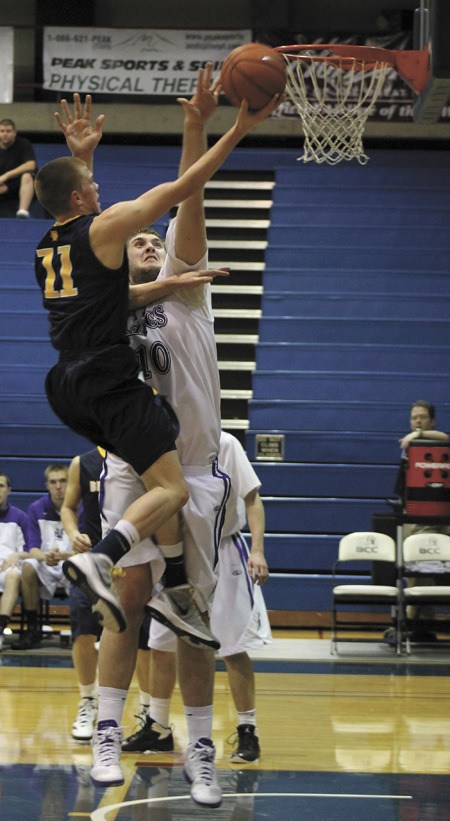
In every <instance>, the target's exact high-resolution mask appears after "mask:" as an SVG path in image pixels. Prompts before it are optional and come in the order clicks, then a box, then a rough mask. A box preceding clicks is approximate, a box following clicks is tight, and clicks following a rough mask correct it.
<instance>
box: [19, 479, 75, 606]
mask: <svg viewBox="0 0 450 821" xmlns="http://www.w3.org/2000/svg"><path fill="white" fill-rule="evenodd" d="M27 512H28V516H29V518H30V548H32V547H38V548H40V550H43V551H44V552H48V551H50V550H60V551H61V553H70V552H71V550H72V545H71V542H70V539H69V537H68V535H67V533H66V531H65V530H64V528H63V526H62V524H61V517H60V514H59V511H58V510H56V508H55V506H54V505H53V502H52V500H51V497H50V494H49V493H48V494H47V495H46V496H42V497H41V498H40V499H38V500H37V501H36V502H32V503H31V505H30V506H29V508H28V511H27ZM27 562H29V563H30V564H32V565H33V567H34V569H35V570H36V573H37V575H38V578H39V581H40V594H41V597H42V598H43V599H50V598H51V597H52V596H53V595H54V592H55V590H56V588H57V587H64V589H65V591H66V593H68V592H69V586H70V582H69V581H68V579H66V577H65V575H64V573H63V570H62V565H63V563H62V561H60V562H58V564H56V565H54V566H51V565H48V564H46V563H45V562H43V561H38V559H25V561H24V564H26V563H27Z"/></svg>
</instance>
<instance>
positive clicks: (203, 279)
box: [177, 268, 230, 289]
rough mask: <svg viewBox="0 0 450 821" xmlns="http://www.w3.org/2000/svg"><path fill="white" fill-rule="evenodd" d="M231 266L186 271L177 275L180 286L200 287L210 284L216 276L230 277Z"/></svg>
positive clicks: (178, 286) (178, 285)
mask: <svg viewBox="0 0 450 821" xmlns="http://www.w3.org/2000/svg"><path fill="white" fill-rule="evenodd" d="M229 275H230V269H229V268H214V269H208V270H205V271H185V272H184V273H183V274H179V275H178V277H177V289H178V288H198V287H199V285H208V284H209V283H211V282H212V281H213V279H214V278H215V277H228V276H229Z"/></svg>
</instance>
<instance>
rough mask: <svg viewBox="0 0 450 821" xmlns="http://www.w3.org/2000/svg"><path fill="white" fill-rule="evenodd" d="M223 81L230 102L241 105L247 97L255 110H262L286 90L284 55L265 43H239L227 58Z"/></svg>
mask: <svg viewBox="0 0 450 821" xmlns="http://www.w3.org/2000/svg"><path fill="white" fill-rule="evenodd" d="M220 83H221V85H222V90H223V92H224V93H225V95H226V97H227V98H228V99H229V101H230V103H232V104H233V105H236V106H239V105H240V104H241V102H242V100H243V99H246V100H247V101H248V106H249V109H250V110H251V111H259V109H260V108H264V106H265V105H267V103H268V102H269V101H270V100H271V99H272V97H273V95H274V94H280V93H281V92H282V91H284V88H285V85H286V66H285V61H284V57H282V56H281V54H278V52H277V51H274V49H273V48H270V46H265V45H263V44H262V43H247V44H245V45H243V46H239V47H238V48H235V49H234V51H232V52H230V54H229V55H228V57H227V59H226V60H225V62H224V64H223V66H222V71H221V72H220Z"/></svg>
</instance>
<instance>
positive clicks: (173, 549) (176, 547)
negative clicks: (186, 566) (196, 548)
mask: <svg viewBox="0 0 450 821" xmlns="http://www.w3.org/2000/svg"><path fill="white" fill-rule="evenodd" d="M158 547H159V549H160V551H161V553H162V554H163V556H165V557H166V558H168V559H175V558H176V557H177V556H182V555H183V547H184V546H183V542H177V543H176V544H158Z"/></svg>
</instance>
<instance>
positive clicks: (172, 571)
mask: <svg viewBox="0 0 450 821" xmlns="http://www.w3.org/2000/svg"><path fill="white" fill-rule="evenodd" d="M165 560H166V569H165V571H164V578H163V581H164V587H177V586H178V585H179V584H186V582H187V576H186V570H185V568H184V558H183V556H174V557H173V558H167V556H166V557H165Z"/></svg>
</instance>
